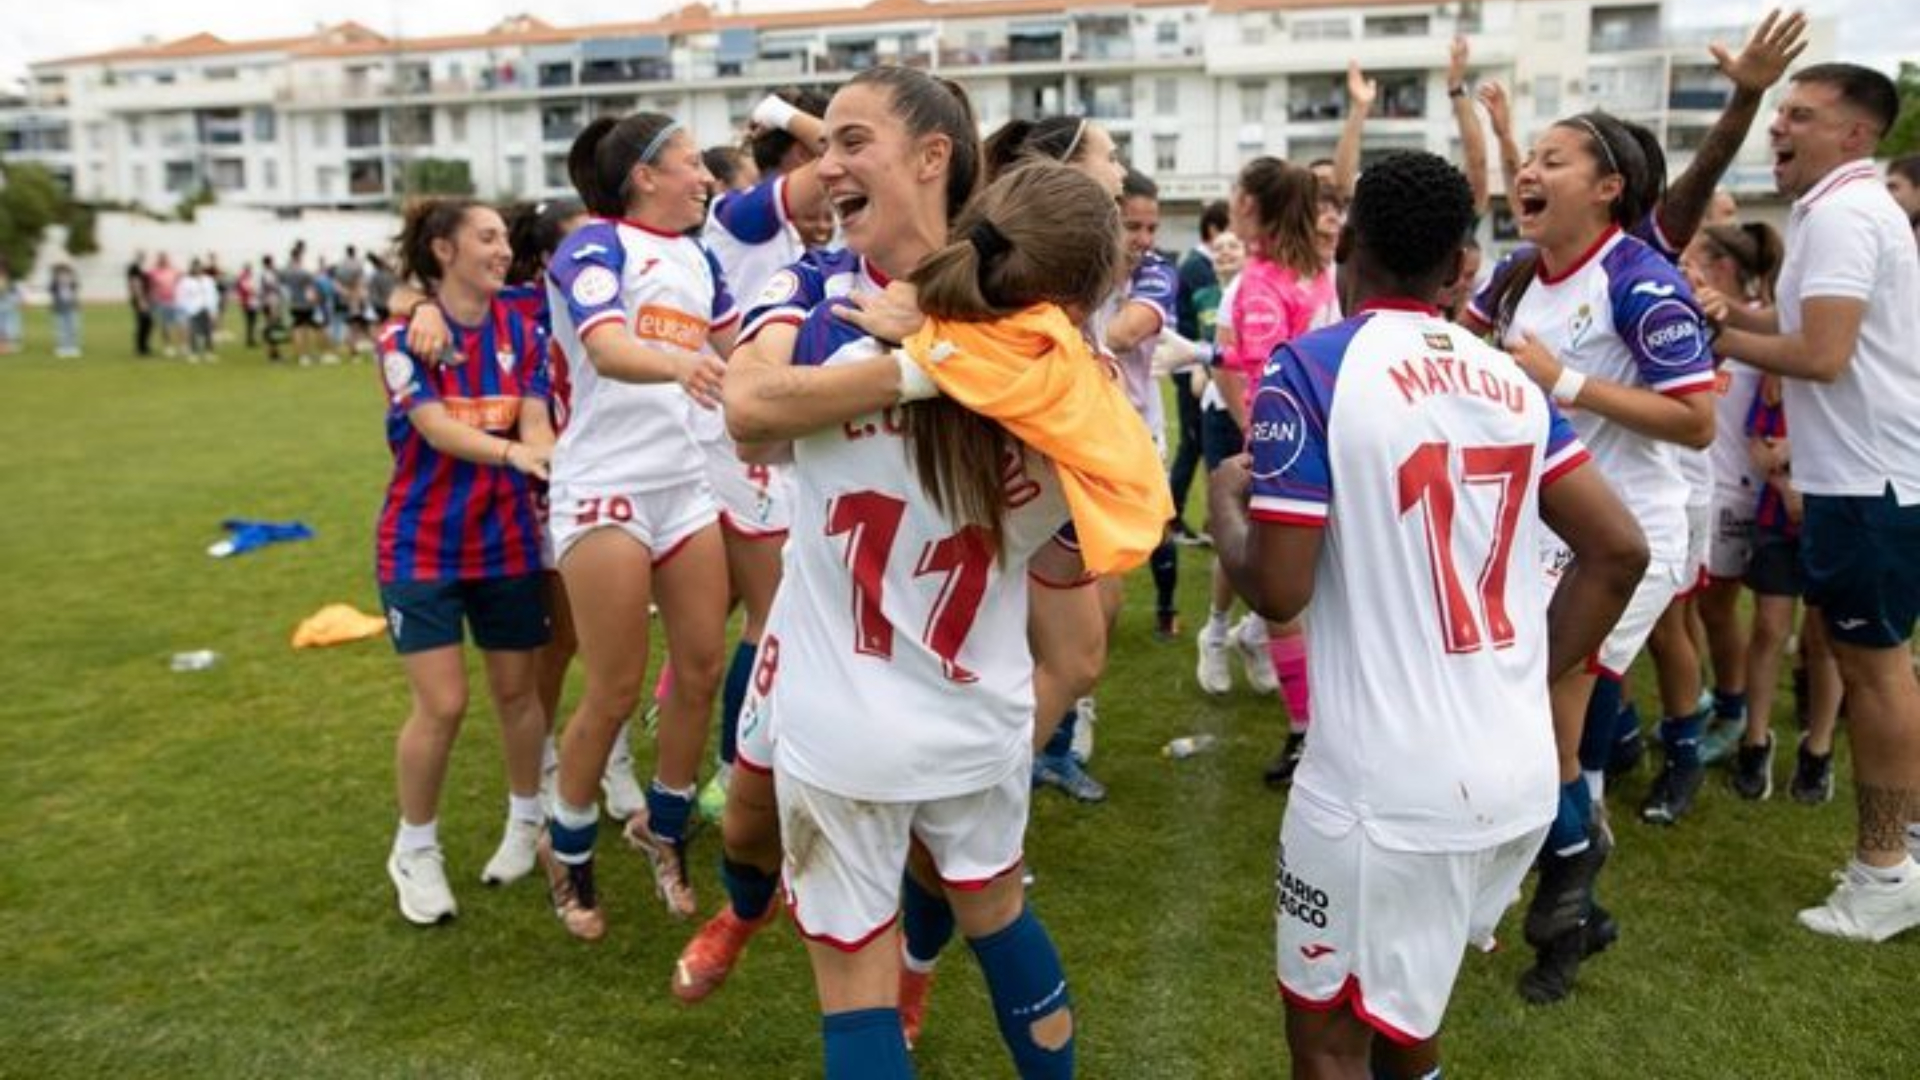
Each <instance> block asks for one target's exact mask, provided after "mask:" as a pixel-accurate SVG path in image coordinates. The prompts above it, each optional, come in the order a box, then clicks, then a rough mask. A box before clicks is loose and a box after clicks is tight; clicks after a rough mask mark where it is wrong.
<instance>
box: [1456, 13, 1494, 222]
mask: <svg viewBox="0 0 1920 1080" xmlns="http://www.w3.org/2000/svg"><path fill="white" fill-rule="evenodd" d="M1470 56H1471V53H1470V52H1469V50H1468V47H1467V39H1466V38H1465V37H1464V36H1462V35H1460V34H1455V35H1454V36H1453V44H1452V46H1450V47H1449V49H1448V52H1447V101H1448V102H1450V103H1451V104H1452V107H1453V122H1454V124H1455V126H1457V127H1458V128H1459V129H1460V156H1461V157H1462V158H1463V159H1464V160H1463V161H1462V162H1461V163H1460V167H1461V169H1462V170H1464V171H1465V172H1466V174H1467V183H1468V185H1469V186H1471V187H1472V188H1473V212H1474V215H1475V216H1476V217H1485V216H1486V213H1487V205H1488V204H1489V203H1490V202H1491V201H1492V195H1493V193H1492V191H1491V190H1490V189H1489V187H1488V184H1487V133H1486V132H1485V131H1483V130H1482V129H1481V127H1480V117H1478V116H1476V115H1475V114H1474V111H1473V98H1472V97H1470V96H1469V95H1468V93H1467V60H1468V58H1469V57H1470Z"/></svg>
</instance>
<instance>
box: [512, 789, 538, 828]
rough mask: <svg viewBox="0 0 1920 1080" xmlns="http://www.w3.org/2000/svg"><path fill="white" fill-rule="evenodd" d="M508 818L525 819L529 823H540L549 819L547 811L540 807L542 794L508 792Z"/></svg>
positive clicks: (514, 819) (513, 819)
mask: <svg viewBox="0 0 1920 1080" xmlns="http://www.w3.org/2000/svg"><path fill="white" fill-rule="evenodd" d="M507 820H508V821H524V822H526V823H527V824H529V825H538V824H540V823H541V822H544V821H546V820H547V813H546V811H545V810H542V809H541V808H540V796H538V795H515V794H514V793H512V792H508V793H507Z"/></svg>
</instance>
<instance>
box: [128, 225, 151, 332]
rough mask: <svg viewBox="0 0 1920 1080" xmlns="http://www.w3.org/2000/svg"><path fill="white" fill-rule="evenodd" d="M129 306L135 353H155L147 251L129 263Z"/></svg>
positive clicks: (139, 252) (137, 255) (137, 254)
mask: <svg viewBox="0 0 1920 1080" xmlns="http://www.w3.org/2000/svg"><path fill="white" fill-rule="evenodd" d="M127 306H128V307H131V308H132V309H133V354H134V355H135V356H152V355H153V302H152V299H151V297H150V295H149V293H148V290H147V253H146V252H144V251H136V252H134V253H133V261H132V262H130V263H128V264H127Z"/></svg>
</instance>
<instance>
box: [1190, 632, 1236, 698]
mask: <svg viewBox="0 0 1920 1080" xmlns="http://www.w3.org/2000/svg"><path fill="white" fill-rule="evenodd" d="M1231 636H1232V635H1231V634H1230V633H1229V632H1228V631H1226V630H1220V631H1217V632H1216V631H1215V630H1214V627H1213V623H1212V622H1211V621H1209V622H1208V623H1207V625H1205V626H1203V627H1201V628H1200V633H1199V634H1198V635H1197V636H1196V638H1195V640H1196V641H1197V642H1198V643H1199V646H1200V664H1199V666H1198V667H1197V668H1196V669H1195V670H1194V681H1196V682H1198V683H1199V684H1200V689H1201V690H1202V691H1204V692H1206V693H1209V694H1224V693H1226V692H1228V691H1229V690H1232V689H1233V672H1231V671H1229V670H1228V669H1227V652H1228V650H1229V649H1231V648H1232V647H1233V645H1232V642H1231V641H1229V640H1228V639H1229V638H1230V637H1231Z"/></svg>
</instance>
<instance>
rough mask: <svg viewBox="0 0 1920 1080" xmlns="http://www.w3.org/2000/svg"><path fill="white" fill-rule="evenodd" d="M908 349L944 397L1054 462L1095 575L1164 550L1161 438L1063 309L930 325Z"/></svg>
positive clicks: (1167, 502) (1166, 510) (1047, 307)
mask: <svg viewBox="0 0 1920 1080" xmlns="http://www.w3.org/2000/svg"><path fill="white" fill-rule="evenodd" d="M905 347H906V351H907V355H909V356H911V357H913V359H914V362H916V363H918V364H919V365H920V367H921V368H923V369H924V370H925V371H926V373H927V374H928V375H929V376H930V377H931V378H932V379H933V381H934V383H935V384H936V385H938V386H939V387H940V392H941V393H942V394H945V395H946V396H947V397H949V398H952V399H953V400H954V401H956V402H958V403H959V404H961V405H963V406H965V407H966V408H968V409H971V410H972V411H974V412H977V413H979V414H980V415H982V416H986V417H989V418H991V419H993V420H996V421H998V422H999V423H1000V425H1001V426H1002V427H1004V428H1006V429H1007V431H1008V433H1009V434H1011V435H1012V436H1013V437H1014V438H1016V439H1019V440H1020V441H1021V442H1023V443H1025V444H1026V445H1028V446H1030V447H1032V448H1033V449H1035V450H1037V451H1039V452H1040V453H1042V454H1045V455H1046V456H1047V457H1048V458H1050V459H1052V461H1053V463H1054V465H1055V466H1057V467H1058V470H1059V474H1060V484H1061V487H1062V488H1064V489H1065V492H1066V497H1067V507H1068V509H1069V510H1070V511H1071V512H1072V514H1073V525H1074V530H1075V532H1077V533H1078V534H1079V538H1080V554H1081V558H1082V559H1083V560H1084V561H1085V562H1086V565H1087V570H1088V571H1089V572H1091V573H1095V574H1117V573H1122V572H1125V571H1127V570H1131V569H1133V568H1134V567H1136V566H1139V565H1140V564H1141V563H1144V562H1146V561H1147V556H1148V555H1150V554H1152V552H1153V549H1154V548H1156V547H1158V546H1160V541H1161V539H1162V537H1163V536H1164V535H1165V532H1166V527H1167V522H1168V521H1169V520H1170V519H1172V517H1173V495H1172V492H1171V491H1170V490H1169V488H1168V487H1167V471H1166V467H1165V465H1164V464H1162V462H1161V461H1160V453H1159V451H1158V450H1156V449H1155V448H1154V445H1153V436H1152V435H1151V434H1150V433H1149V432H1148V431H1147V425H1146V422H1145V421H1144V420H1142V419H1141V418H1140V414H1139V413H1138V412H1135V411H1134V408H1133V406H1132V404H1130V403H1129V402H1128V401H1127V395H1126V391H1124V390H1122V389H1121V387H1120V384H1119V383H1118V382H1117V381H1115V380H1114V378H1113V377H1112V376H1111V375H1110V374H1109V373H1108V370H1107V367H1106V365H1105V364H1104V363H1102V362H1101V361H1100V360H1098V359H1097V358H1095V356H1094V354H1093V349H1092V347H1091V346H1089V345H1088V344H1087V340H1086V338H1085V337H1084V336H1082V335H1081V333H1080V330H1079V328H1078V327H1076V326H1074V325H1073V323H1072V321H1070V320H1069V319H1068V318H1067V316H1066V313H1065V312H1063V311H1061V310H1060V308H1059V307H1057V306H1055V305H1053V304H1039V305H1035V306H1034V307H1030V308H1027V309H1026V310H1025V311H1022V312H1019V313H1018V314H1015V315H1012V316H1009V317H1007V318H1005V319H1000V320H998V321H995V322H949V321H947V320H943V319H935V318H928V319H927V322H926V325H925V326H923V327H922V328H921V329H920V331H919V332H918V333H916V334H914V335H913V336H912V337H910V338H908V339H907V341H906V342H905Z"/></svg>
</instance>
